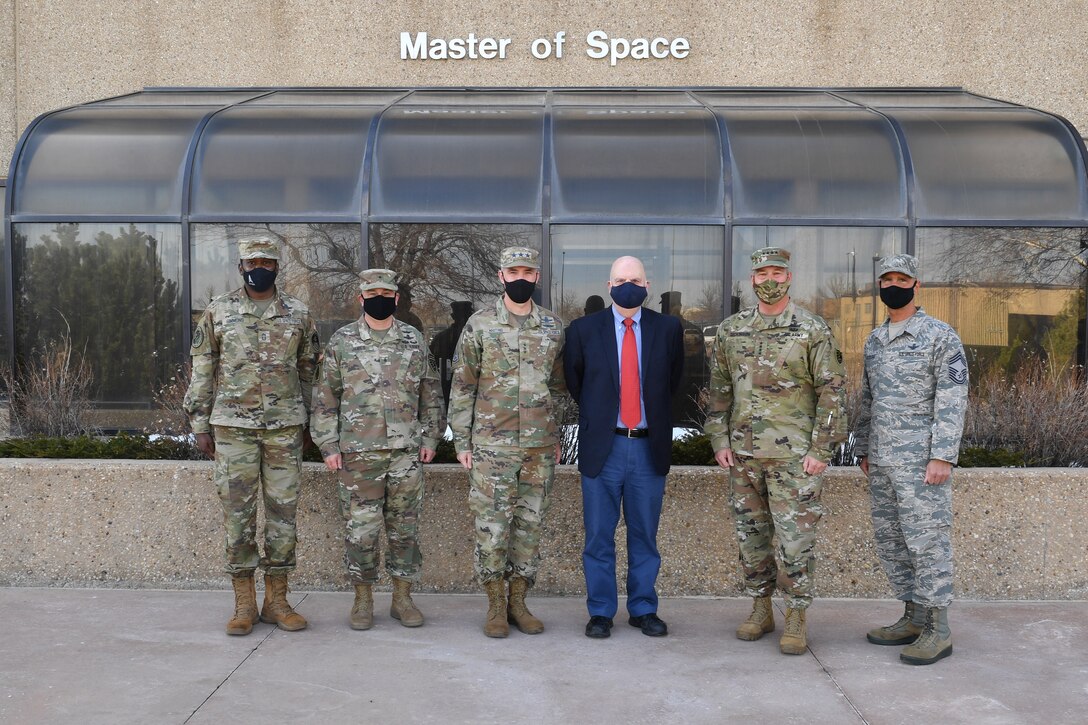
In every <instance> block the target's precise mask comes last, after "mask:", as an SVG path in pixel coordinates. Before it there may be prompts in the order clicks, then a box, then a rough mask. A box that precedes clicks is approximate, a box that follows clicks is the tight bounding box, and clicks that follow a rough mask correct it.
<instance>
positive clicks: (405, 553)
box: [310, 269, 442, 629]
mask: <svg viewBox="0 0 1088 725" xmlns="http://www.w3.org/2000/svg"><path fill="white" fill-rule="evenodd" d="M359 277H360V283H359V290H360V292H361V294H360V295H359V301H360V302H361V304H362V306H363V314H362V316H361V317H360V318H359V319H358V320H357V321H355V322H352V323H351V324H349V325H345V326H344V327H341V328H340V329H339V330H337V331H336V332H335V333H333V336H332V338H331V339H330V340H329V343H328V345H326V347H325V355H324V358H323V359H322V362H321V374H320V376H319V379H318V382H317V384H316V385H315V386H314V396H313V413H312V414H311V418H310V428H311V430H312V431H313V437H314V442H315V443H316V444H317V445H318V447H319V448H320V449H321V455H322V456H323V457H324V459H325V464H326V465H327V466H328V468H329V469H330V470H334V471H338V472H339V476H340V502H341V511H342V513H343V514H344V516H345V519H346V531H345V539H344V562H345V564H346V565H347V569H348V577H349V578H350V579H351V581H352V584H353V585H354V587H355V602H354V604H353V605H352V608H351V615H350V617H349V619H348V623H349V625H350V626H351V628H352V629H370V627H371V626H373V623H374V597H373V591H372V587H373V584H374V583H375V582H376V581H378V550H379V545H378V538H379V536H380V534H381V531H382V524H383V523H384V524H385V533H386V538H387V539H388V543H389V548H388V550H387V553H386V557H385V568H386V571H388V572H389V575H390V576H391V577H392V579H393V601H392V605H391V606H390V609H389V614H390V616H391V617H393V618H394V619H397V620H399V621H400V623H401V624H403V625H404V626H405V627H419V626H421V625H422V624H423V614H422V612H420V611H419V608H418V607H416V605H415V603H414V602H413V601H412V597H411V587H412V582H414V581H418V580H419V574H420V567H421V566H422V564H423V555H422V554H421V553H420V550H419V539H418V536H417V529H418V525H419V513H420V510H421V508H422V503H423V466H422V463H425V462H428V461H430V460H431V459H433V458H434V453H435V449H436V448H437V447H438V438H439V436H440V435H441V428H442V388H441V386H440V384H439V380H438V375H437V373H436V372H435V369H434V366H433V365H432V364H431V360H430V355H429V354H428V352H427V348H426V347H425V346H424V344H423V335H422V333H420V331H419V330H417V329H416V328H414V327H412V326H411V325H409V324H408V323H406V322H401V321H399V320H397V319H395V318H394V317H393V314H394V313H395V311H396V306H397V300H398V298H397V294H396V293H397V282H396V273H395V272H393V271H392V270H388V269H368V270H366V271H364V272H363V273H362V274H361V275H360V276H359Z"/></svg>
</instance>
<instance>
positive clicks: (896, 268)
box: [877, 254, 918, 279]
mask: <svg viewBox="0 0 1088 725" xmlns="http://www.w3.org/2000/svg"><path fill="white" fill-rule="evenodd" d="M878 272H879V274H877V277H883V276H884V275H886V274H888V273H889V272H901V273H903V274H905V275H907V276H908V277H912V278H914V279H918V258H917V257H914V256H912V255H910V254H891V255H889V256H887V257H884V259H882V260H880V267H879V268H878Z"/></svg>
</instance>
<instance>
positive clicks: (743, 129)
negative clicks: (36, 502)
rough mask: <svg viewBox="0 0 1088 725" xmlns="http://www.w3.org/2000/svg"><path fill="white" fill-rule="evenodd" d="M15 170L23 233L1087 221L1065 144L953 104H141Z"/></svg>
mask: <svg viewBox="0 0 1088 725" xmlns="http://www.w3.org/2000/svg"><path fill="white" fill-rule="evenodd" d="M12 169H13V173H12V179H11V184H12V186H13V189H12V190H11V197H12V205H11V207H10V209H9V213H10V215H11V217H10V218H11V219H12V220H13V221H28V222H29V221H35V220H38V219H40V220H50V219H55V218H58V217H61V216H63V217H65V218H72V219H79V218H83V217H87V218H117V219H127V218H141V217H142V218H148V217H155V218H158V219H161V220H163V221H165V220H167V219H176V220H177V221H181V220H182V217H188V216H190V215H191V216H192V217H194V218H195V219H219V218H223V219H238V218H253V219H265V218H269V219H280V220H285V221H287V220H307V221H323V220H328V221H345V220H351V219H358V220H359V221H360V222H362V221H365V220H368V219H373V220H375V221H411V220H414V219H419V220H421V221H426V220H434V219H439V218H441V219H447V220H451V221H452V220H457V221H461V222H475V221H479V222H487V221H522V222H533V221H536V222H541V221H548V220H554V221H556V222H563V221H593V222H602V223H604V222H608V221H609V220H613V221H615V222H616V223H630V222H632V221H644V222H647V223H654V222H662V223H664V222H668V223H682V224H683V223H686V224H702V223H723V222H726V221H728V220H730V219H736V220H737V221H738V222H739V223H759V222H761V221H766V222H772V221H775V222H780V221H782V220H794V221H796V222H797V223H801V222H803V221H806V220H808V221H812V222H814V223H828V224H831V223H839V222H842V221H848V220H855V221H856V222H857V223H862V224H865V223H870V224H872V223H884V224H901V225H904V226H912V225H940V224H955V223H957V222H962V223H966V224H971V225H983V224H998V225H1002V224H1006V225H1014V224H1017V223H1019V224H1025V223H1039V222H1047V223H1051V224H1058V225H1061V224H1068V225H1071V226H1072V225H1080V224H1083V223H1085V222H1086V221H1088V188H1086V183H1085V159H1084V149H1083V146H1082V144H1081V142H1080V140H1079V139H1078V138H1077V135H1076V132H1075V130H1074V129H1073V128H1072V127H1071V126H1070V125H1069V124H1068V123H1066V122H1065V121H1064V120H1062V119H1060V118H1058V117H1056V116H1053V115H1050V114H1046V113H1043V112H1040V111H1035V110H1032V109H1028V108H1024V107H1022V106H1017V105H1015V104H1011V103H1004V102H1002V101H997V100H994V99H990V98H986V97H982V96H977V95H974V94H971V93H968V92H965V91H963V90H962V89H958V88H951V89H871V90H860V89H750V88H747V89H746V88H692V89H683V88H654V89H629V88H628V89H619V88H617V89H576V88H574V89H566V88H564V89H463V88H448V89H423V90H414V91H413V90H410V89H389V88H370V89H367V88H344V89H331V88H310V89H275V88H243V89H149V90H146V91H144V92H142V93H135V94H131V95H127V96H122V97H119V98H113V99H106V100H104V101H99V102H96V103H90V104H85V105H82V106H76V107H74V108H70V109H66V110H62V111H58V112H54V113H49V114H46V115H44V116H43V117H41V118H40V119H38V121H36V122H35V123H33V124H31V126H30V128H29V129H28V130H27V132H26V134H25V135H24V138H23V139H22V141H21V142H20V144H19V146H18V148H17V150H16V155H15V159H14V163H13V165H12ZM189 190H191V192H192V193H191V194H190V193H188V191H189Z"/></svg>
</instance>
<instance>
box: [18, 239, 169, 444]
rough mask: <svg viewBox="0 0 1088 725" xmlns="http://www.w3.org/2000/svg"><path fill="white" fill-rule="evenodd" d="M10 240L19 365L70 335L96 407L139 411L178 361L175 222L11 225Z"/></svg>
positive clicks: (108, 422)
mask: <svg viewBox="0 0 1088 725" xmlns="http://www.w3.org/2000/svg"><path fill="white" fill-rule="evenodd" d="M13 242H14V252H15V258H16V263H15V270H16V274H15V322H16V324H15V328H16V329H15V337H16V349H17V350H18V351H19V357H20V360H19V362H20V363H25V362H27V361H29V360H31V359H32V358H33V356H34V355H36V354H37V353H38V352H40V351H41V350H42V349H43V348H44V346H45V345H46V344H47V343H49V342H51V341H55V340H58V339H60V338H61V337H62V336H64V335H65V334H70V335H71V340H72V343H73V348H74V349H75V350H79V351H82V353H83V354H84V355H85V356H86V360H87V362H88V363H89V364H90V367H91V369H92V371H93V372H94V380H95V386H96V389H97V400H98V401H99V403H100V404H101V405H103V406H107V407H108V406H112V407H121V408H126V407H127V408H133V407H139V408H146V407H149V406H150V403H151V400H152V394H153V392H154V391H155V390H157V389H158V386H159V385H160V384H161V383H162V382H164V381H165V380H167V379H168V378H169V377H170V376H171V375H172V374H173V373H174V369H175V366H176V365H177V364H178V362H179V361H180V360H181V353H182V350H181V347H182V327H181V325H182V297H181V227H180V226H179V225H176V224H143V225H136V224H124V225H119V224H63V223H61V224H41V223H38V224H20V225H18V226H17V227H15V239H14V240H13ZM115 418H116V420H114V419H113V418H110V417H108V416H107V417H104V418H102V419H101V420H99V421H98V422H99V424H100V425H102V426H104V427H116V426H118V425H124V424H125V423H126V421H125V420H123V419H122V416H121V414H120V413H118V414H117V416H115Z"/></svg>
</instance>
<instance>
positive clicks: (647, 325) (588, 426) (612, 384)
mask: <svg viewBox="0 0 1088 725" xmlns="http://www.w3.org/2000/svg"><path fill="white" fill-rule="evenodd" d="M614 325H615V318H614V317H613V316H612V309H611V308H605V309H603V310H601V311H600V312H595V313H593V314H592V315H587V316H585V317H581V318H579V319H577V320H575V321H574V322H572V323H571V324H570V329H568V330H567V341H566V347H565V348H564V351H563V369H564V371H565V372H566V378H567V389H568V390H570V394H571V395H572V396H573V397H574V400H575V402H577V403H578V470H579V471H580V472H581V473H582V474H583V475H586V476H589V477H591V478H592V477H596V476H597V475H598V474H600V472H601V469H602V468H603V467H604V462H605V460H606V459H607V458H608V454H609V453H611V452H612V442H613V440H614V439H615V436H616V416H617V415H619V409H620V370H619V351H618V350H617V349H616V330H615V327H614ZM641 327H642V370H641V371H640V372H641V376H640V379H639V382H640V384H641V387H642V402H643V403H644V404H645V405H646V427H647V428H649V430H650V453H651V456H652V458H653V462H654V472H655V473H657V474H658V475H659V476H664V475H665V474H666V473H668V472H669V463H670V462H671V458H672V394H673V393H675V392H676V390H677V388H678V387H679V386H680V376H681V374H682V373H683V370H684V331H683V329H682V328H681V326H680V320H678V319H677V318H675V317H671V316H669V315H662V314H661V313H659V312H654V311H653V310H649V309H646V308H645V307H643V308H642V320H641Z"/></svg>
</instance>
